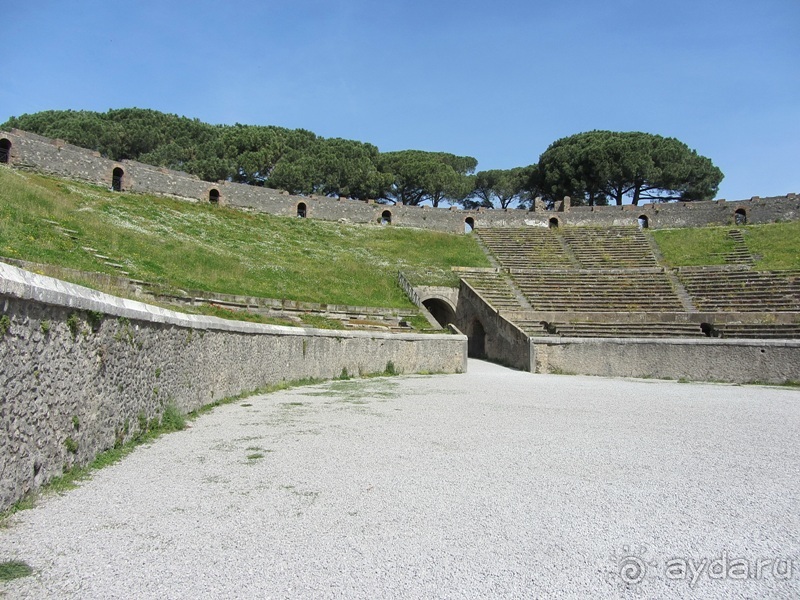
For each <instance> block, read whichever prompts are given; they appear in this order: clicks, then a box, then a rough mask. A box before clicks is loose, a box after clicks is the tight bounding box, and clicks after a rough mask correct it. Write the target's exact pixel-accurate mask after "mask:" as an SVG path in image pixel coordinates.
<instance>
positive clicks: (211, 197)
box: [208, 190, 219, 204]
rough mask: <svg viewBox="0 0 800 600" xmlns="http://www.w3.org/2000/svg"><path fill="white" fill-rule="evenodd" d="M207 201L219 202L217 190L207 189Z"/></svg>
mask: <svg viewBox="0 0 800 600" xmlns="http://www.w3.org/2000/svg"><path fill="white" fill-rule="evenodd" d="M208 201H209V202H211V204H219V190H211V191H209V192H208Z"/></svg>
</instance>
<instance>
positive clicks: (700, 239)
mask: <svg viewBox="0 0 800 600" xmlns="http://www.w3.org/2000/svg"><path fill="white" fill-rule="evenodd" d="M732 229H737V230H739V231H741V232H742V235H743V237H744V241H745V244H746V245H747V249H748V251H749V252H750V254H752V255H753V257H754V258H755V264H754V265H753V268H754V269H760V270H773V269H774V270H780V269H800V221H792V222H787V223H769V224H763V225H736V226H727V227H695V228H685V229H658V230H653V231H652V235H653V239H655V241H656V243H657V244H658V247H659V249H660V250H661V254H662V255H663V256H664V262H665V263H666V264H667V265H668V266H670V267H685V266H695V265H698V266H699V265H724V264H726V262H725V258H724V254H725V253H727V252H731V251H733V250H734V248H735V243H734V240H733V238H731V237H730V236H729V235H728V232H729V231H731V230H732Z"/></svg>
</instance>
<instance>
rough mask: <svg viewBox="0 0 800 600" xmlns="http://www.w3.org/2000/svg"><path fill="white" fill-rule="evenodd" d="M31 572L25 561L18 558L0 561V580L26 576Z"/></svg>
mask: <svg viewBox="0 0 800 600" xmlns="http://www.w3.org/2000/svg"><path fill="white" fill-rule="evenodd" d="M32 574H33V569H31V568H30V567H29V566H28V564H27V563H24V562H22V561H19V560H9V561H5V562H0V581H11V580H12V579H19V578H20V577H28V576H29V575H32Z"/></svg>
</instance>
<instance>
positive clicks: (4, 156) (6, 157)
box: [0, 138, 11, 163]
mask: <svg viewBox="0 0 800 600" xmlns="http://www.w3.org/2000/svg"><path fill="white" fill-rule="evenodd" d="M10 160H11V140H9V139H7V138H3V139H2V140H0V163H8V162H10Z"/></svg>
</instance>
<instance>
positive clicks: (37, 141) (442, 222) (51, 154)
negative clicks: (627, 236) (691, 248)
mask: <svg viewBox="0 0 800 600" xmlns="http://www.w3.org/2000/svg"><path fill="white" fill-rule="evenodd" d="M0 138H6V139H8V140H9V141H10V142H11V155H10V161H9V162H10V163H11V164H12V165H14V166H17V167H22V168H29V169H33V170H37V171H42V172H45V173H51V174H54V175H58V176H60V177H67V178H71V179H78V180H82V181H88V182H90V183H95V184H98V185H104V186H107V187H111V184H112V172H113V170H114V168H117V167H119V168H121V169H123V171H124V176H123V179H122V189H123V190H128V191H133V192H143V193H152V194H166V195H171V196H176V197H179V198H184V199H187V200H193V201H198V202H208V201H209V193H210V192H211V190H216V191H217V192H219V203H220V204H223V205H228V206H235V207H239V208H244V209H250V210H256V211H260V212H265V213H269V214H275V215H283V216H296V215H297V207H298V204H300V203H303V204H305V206H306V216H307V217H309V218H313V219H321V220H325V221H346V222H350V223H361V224H373V225H379V224H380V223H381V220H382V215H383V213H384V212H385V211H389V213H391V224H392V225H393V226H401V227H418V228H423V229H433V230H437V231H446V232H451V233H464V231H465V222H466V220H467V219H471V220H472V221H473V222H474V225H475V227H477V228H480V227H522V226H538V227H547V226H548V224H549V222H550V220H551V219H557V220H558V223H559V225H561V226H563V225H602V226H611V225H635V224H637V223H638V220H639V217H641V216H644V217H647V220H648V226H649V227H651V228H653V229H658V228H668V227H697V226H702V225H728V224H732V223H734V220H735V213H736V211H737V210H742V211H744V213H745V216H746V219H747V222H748V223H772V222H776V221H787V220H796V219H800V197H798V196H797V195H796V194H789V195H787V196H779V197H771V198H757V197H755V198H751V199H750V200H742V201H737V202H726V201H725V200H713V201H709V202H677V203H667V204H646V205H643V206H631V205H625V206H599V207H571V206H570V203H569V201H567V200H565V201H564V202H560V203H559V206H558V210H556V211H544V210H542V208H543V205H542V203H541V202H537V203H535V207H534V208H535V210H532V211H528V210H519V209H508V210H496V209H478V210H469V211H467V210H458V209H455V208H451V209H444V208H441V209H440V208H431V207H428V206H392V205H383V204H376V203H374V202H361V201H356V200H346V199H336V198H327V197H316V196H311V197H302V196H290V195H288V194H286V193H284V192H279V191H278V190H272V189H268V188H262V187H256V186H248V185H243V184H238V183H231V182H216V183H210V182H206V181H201V180H200V179H198V178H197V177H195V176H193V175H188V174H186V173H181V172H177V171H170V170H169V169H163V168H159V167H153V166H150V165H145V164H142V163H139V162H135V161H128V160H125V161H122V162H115V161H111V160H108V159H105V158H103V157H101V156H100V155H99V154H97V153H96V152H91V151H90V150H86V149H83V148H79V147H77V146H73V145H71V144H66V143H64V142H62V141H59V140H50V139H48V138H44V137H42V136H38V135H35V134H31V133H27V132H24V131H19V130H12V131H10V132H2V131H0Z"/></svg>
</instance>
